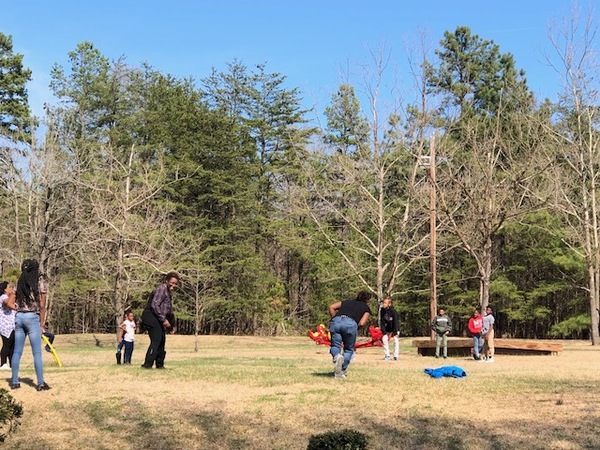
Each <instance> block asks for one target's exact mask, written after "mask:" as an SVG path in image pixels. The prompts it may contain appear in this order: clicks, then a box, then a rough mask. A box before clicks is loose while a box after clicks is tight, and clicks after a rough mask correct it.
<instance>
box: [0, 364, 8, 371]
mask: <svg viewBox="0 0 600 450" xmlns="http://www.w3.org/2000/svg"><path fill="white" fill-rule="evenodd" d="M0 370H10V366H9V365H8V363H4V364H2V365H1V366H0Z"/></svg>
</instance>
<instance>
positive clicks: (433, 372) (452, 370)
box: [423, 366, 467, 378]
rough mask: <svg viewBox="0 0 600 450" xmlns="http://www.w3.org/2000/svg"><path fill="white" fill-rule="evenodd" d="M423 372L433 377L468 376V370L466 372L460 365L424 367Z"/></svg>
mask: <svg viewBox="0 0 600 450" xmlns="http://www.w3.org/2000/svg"><path fill="white" fill-rule="evenodd" d="M423 372H425V373H426V374H427V375H430V376H432V377H433V378H442V377H452V378H462V377H466V376H467V372H465V371H464V370H463V369H461V368H460V367H458V366H443V367H439V368H437V369H424V370H423Z"/></svg>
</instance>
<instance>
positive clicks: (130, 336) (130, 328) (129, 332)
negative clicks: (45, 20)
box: [117, 311, 136, 364]
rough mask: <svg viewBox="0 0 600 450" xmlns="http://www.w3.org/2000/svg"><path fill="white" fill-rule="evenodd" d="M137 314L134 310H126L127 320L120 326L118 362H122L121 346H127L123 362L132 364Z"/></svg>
mask: <svg viewBox="0 0 600 450" xmlns="http://www.w3.org/2000/svg"><path fill="white" fill-rule="evenodd" d="M135 329H136V326H135V316H134V314H133V312H132V311H126V312H125V320H124V321H123V323H122V324H121V325H120V326H119V347H118V348H119V351H118V352H117V364H120V360H121V351H120V347H121V346H122V347H125V355H124V358H123V364H131V355H132V354H133V341H134V340H135Z"/></svg>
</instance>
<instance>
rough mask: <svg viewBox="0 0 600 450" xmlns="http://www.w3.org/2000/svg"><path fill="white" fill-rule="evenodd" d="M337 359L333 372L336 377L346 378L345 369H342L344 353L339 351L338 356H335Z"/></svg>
mask: <svg viewBox="0 0 600 450" xmlns="http://www.w3.org/2000/svg"><path fill="white" fill-rule="evenodd" d="M334 360H335V370H334V372H333V374H334V375H335V377H336V378H344V377H343V376H342V375H343V371H342V365H343V364H344V355H342V354H341V353H338V354H337V356H336V357H335V358H334Z"/></svg>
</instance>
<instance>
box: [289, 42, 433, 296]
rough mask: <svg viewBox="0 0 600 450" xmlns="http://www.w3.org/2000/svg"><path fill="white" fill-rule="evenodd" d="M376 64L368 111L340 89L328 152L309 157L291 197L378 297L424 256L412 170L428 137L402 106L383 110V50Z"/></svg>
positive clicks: (422, 217)
mask: <svg viewBox="0 0 600 450" xmlns="http://www.w3.org/2000/svg"><path fill="white" fill-rule="evenodd" d="M373 60H374V64H373V71H372V72H370V71H367V70H366V69H365V71H364V73H365V79H364V87H365V94H364V96H365V98H366V99H367V102H368V107H369V113H368V114H364V113H362V111H361V110H360V107H359V104H360V103H359V102H358V100H357V99H356V98H354V90H353V89H352V88H351V86H349V85H348V84H344V85H342V86H341V87H340V91H339V92H338V93H337V94H336V95H335V96H334V104H333V105H332V107H330V108H328V110H327V112H329V113H330V115H329V117H328V119H329V127H328V130H327V131H328V133H329V134H328V135H326V137H327V139H326V142H328V143H330V144H334V147H333V149H332V150H333V153H331V152H330V149H329V148H327V149H323V150H321V151H317V152H314V153H313V154H312V158H310V160H309V161H308V164H307V169H306V172H307V173H308V174H309V182H308V187H307V188H306V189H299V191H298V193H297V195H296V196H295V198H296V199H297V200H301V201H302V203H303V208H304V211H306V213H307V214H308V216H309V217H310V218H311V220H312V221H313V223H314V224H315V226H316V227H317V229H318V231H319V232H320V234H321V236H322V237H324V239H325V240H326V242H327V243H328V244H329V245H330V246H331V248H333V249H335V251H336V252H337V253H338V255H339V256H340V258H341V259H342V260H343V261H344V262H345V263H346V265H347V267H349V268H350V271H351V275H352V276H354V277H357V278H358V279H359V280H360V282H361V284H362V285H364V286H365V287H366V288H367V289H369V290H370V291H371V292H372V293H374V294H375V295H376V296H377V297H378V299H380V300H381V299H382V298H383V297H384V296H386V295H390V294H391V293H392V292H393V290H394V289H395V288H396V283H397V282H398V280H399V278H400V277H401V275H402V274H403V273H404V271H405V270H406V269H407V268H408V267H409V266H410V264H411V263H412V262H414V261H415V260H416V259H419V258H423V257H425V255H426V245H425V244H426V242H427V236H428V234H427V231H428V228H427V223H428V215H427V210H426V209H423V208H422V206H423V205H424V204H426V201H425V203H424V199H426V198H427V193H426V192H425V191H424V190H423V189H422V188H419V186H418V184H419V182H422V181H423V174H422V173H421V171H420V170H419V168H418V165H417V160H418V158H417V157H418V155H419V154H420V153H421V152H422V150H423V149H424V148H426V140H425V137H424V134H423V133H422V132H419V131H421V130H416V129H411V125H414V123H413V124H409V123H408V122H409V121H408V120H405V121H402V120H401V114H400V113H401V110H400V108H399V107H394V108H392V110H391V112H389V113H387V114H384V113H383V112H382V110H383V108H382V107H381V105H379V104H378V102H379V100H380V91H381V89H382V88H383V80H384V77H383V74H384V72H385V69H386V66H387V64H388V56H387V55H385V54H384V53H383V52H380V53H378V54H376V55H374V58H373ZM331 113H335V115H333V116H332V115H331ZM406 116H407V114H405V117H406ZM334 119H335V120H334ZM332 125H334V126H332ZM407 130H408V131H407ZM409 131H410V133H411V135H410V136H409V135H407V133H408V132H409ZM336 132H337V133H336ZM334 134H335V135H334Z"/></svg>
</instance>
